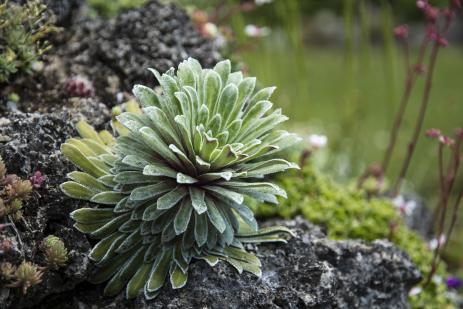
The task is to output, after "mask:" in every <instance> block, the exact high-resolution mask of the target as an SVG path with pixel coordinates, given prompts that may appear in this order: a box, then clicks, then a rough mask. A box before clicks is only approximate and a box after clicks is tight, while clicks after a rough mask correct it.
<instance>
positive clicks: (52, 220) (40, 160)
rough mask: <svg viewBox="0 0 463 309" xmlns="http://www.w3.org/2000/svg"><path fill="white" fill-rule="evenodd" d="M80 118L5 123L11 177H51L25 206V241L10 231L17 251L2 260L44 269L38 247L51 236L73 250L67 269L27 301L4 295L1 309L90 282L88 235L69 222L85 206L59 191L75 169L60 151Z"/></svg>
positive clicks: (19, 118)
mask: <svg viewBox="0 0 463 309" xmlns="http://www.w3.org/2000/svg"><path fill="white" fill-rule="evenodd" d="M84 106H85V105H84ZM92 110H93V111H94V113H95V115H93V117H96V114H102V113H104V111H102V110H101V108H100V109H98V108H94V109H91V108H88V111H87V112H91V111H92ZM77 115H78V114H77V113H76V111H75V110H69V111H63V112H61V113H59V114H50V115H41V114H19V113H17V114H8V115H7V117H6V118H0V136H1V139H2V141H3V142H2V143H0V155H1V156H2V158H3V160H4V162H5V163H6V165H7V169H8V172H9V173H15V174H18V175H19V176H21V177H22V178H26V179H27V178H28V177H29V176H31V175H32V174H33V173H34V171H36V170H40V171H41V172H42V174H44V175H45V176H46V179H45V182H44V185H43V186H42V188H40V189H38V190H36V191H34V192H33V194H32V197H31V199H30V200H29V201H27V202H26V203H25V206H24V207H23V211H24V220H21V221H19V222H17V223H16V227H17V230H18V232H19V235H20V237H17V235H16V233H13V230H12V229H7V230H6V233H7V234H6V236H9V237H10V239H11V240H12V241H13V245H14V246H13V250H12V251H10V252H8V253H7V254H5V255H3V256H0V260H1V261H10V262H12V263H14V264H16V265H17V264H19V263H20V262H21V261H22V260H23V259H26V260H28V261H34V262H35V263H37V264H38V265H45V263H44V257H43V255H42V253H41V252H40V250H39V245H40V242H41V241H42V239H43V238H44V237H45V236H47V235H49V234H54V235H56V236H59V237H61V238H62V239H63V241H64V243H65V245H66V246H67V248H69V262H68V265H67V267H66V268H65V269H62V270H59V271H47V272H46V273H45V275H44V276H43V283H42V284H41V285H40V286H38V287H34V288H31V289H30V290H29V291H28V294H27V296H22V295H20V294H19V293H18V292H17V291H16V290H11V291H9V290H7V289H0V308H21V307H30V306H32V305H34V304H35V303H37V302H39V301H41V300H42V299H44V298H45V297H47V296H48V295H50V294H55V293H59V292H61V291H67V290H70V289H73V288H74V286H75V285H76V284H78V283H79V282H82V281H84V280H85V279H86V278H88V264H89V263H88V258H87V253H88V251H89V249H90V244H89V243H88V241H87V239H86V238H85V236H84V235H82V234H81V233H79V232H77V231H76V230H75V229H73V228H72V222H71V220H70V218H69V213H70V212H71V211H73V210H75V209H77V208H80V207H83V206H84V205H85V203H84V202H81V201H75V200H71V199H69V198H66V197H65V196H64V195H63V194H62V193H61V191H60V189H59V185H60V184H61V183H62V182H63V181H64V180H65V178H66V173H68V172H70V171H72V170H74V168H73V166H72V164H71V163H69V162H68V161H66V160H64V159H63V157H62V155H61V153H60V151H59V148H60V145H61V143H63V142H64V141H65V140H66V139H67V138H69V137H71V136H74V135H76V131H75V129H74V126H73V124H72V122H73V120H76V119H78V116H77ZM89 116H90V115H89ZM100 118H101V116H100ZM95 119H98V117H96V118H95ZM4 141H8V142H4Z"/></svg>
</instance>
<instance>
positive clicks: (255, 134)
mask: <svg viewBox="0 0 463 309" xmlns="http://www.w3.org/2000/svg"><path fill="white" fill-rule="evenodd" d="M150 70H151V72H153V74H154V75H155V76H156V78H157V79H158V81H159V83H160V85H161V88H162V91H158V92H157V91H154V90H153V89H151V88H148V87H145V86H141V85H136V86H135V87H134V90H133V92H134V94H135V96H136V97H137V99H138V101H139V103H140V104H141V106H142V109H141V110H140V111H139V112H126V113H123V114H121V115H119V116H118V117H117V119H118V121H119V122H120V123H121V124H122V125H123V126H124V127H125V128H124V130H119V132H120V134H121V135H120V136H119V137H118V138H117V139H114V138H112V136H111V135H110V134H109V133H108V132H107V131H103V132H100V133H97V132H96V131H94V130H93V128H91V127H90V126H88V125H86V124H84V123H79V125H78V130H79V133H80V135H81V136H82V138H72V139H70V140H68V141H67V142H66V143H65V144H63V145H62V148H61V150H62V153H63V154H64V155H65V156H66V157H67V158H69V159H70V160H71V161H72V162H73V163H74V164H75V165H76V166H77V167H79V168H80V169H81V170H82V172H80V171H75V172H72V173H70V174H69V175H68V176H69V178H70V179H71V181H68V182H65V183H63V184H62V186H61V188H62V190H63V192H64V193H65V194H67V195H68V196H71V197H74V198H78V199H84V200H89V201H92V202H95V203H99V204H104V205H105V206H104V207H101V208H83V209H79V210H77V211H74V212H73V213H72V218H73V219H74V220H75V221H76V224H75V227H76V228H77V229H79V230H80V231H82V232H84V233H89V234H90V236H92V237H94V238H97V239H100V241H99V242H98V243H97V244H96V245H95V247H94V248H93V250H92V251H91V253H90V258H91V259H92V260H93V261H95V262H96V265H97V266H98V267H99V268H98V272H97V273H96V274H95V276H94V282H96V283H99V282H104V281H107V280H109V282H108V284H107V285H106V289H105V293H106V294H107V295H115V294H117V293H119V292H120V291H121V290H122V289H123V288H124V287H125V286H126V295H127V297H128V298H133V297H136V296H137V295H138V294H139V292H140V291H142V290H143V291H144V294H145V297H146V298H148V299H150V298H154V297H156V295H157V294H158V293H159V290H160V288H161V287H162V286H163V285H164V281H165V280H166V278H167V277H168V278H169V279H170V282H171V285H172V287H173V288H180V287H183V286H184V285H185V283H186V281H187V272H188V267H189V264H190V262H191V261H192V259H193V258H195V259H203V260H205V261H206V262H208V263H209V264H210V265H215V264H216V263H217V262H218V261H219V260H225V261H227V262H229V263H230V264H231V265H232V266H233V267H235V268H236V269H237V270H238V271H239V272H240V273H241V272H242V271H243V270H245V271H249V272H251V273H254V274H256V275H257V276H260V274H261V270H260V266H261V264H260V261H259V259H258V258H257V257H256V256H255V255H254V254H252V253H249V252H247V251H245V249H244V247H243V244H244V243H252V242H270V241H284V240H285V239H284V238H282V236H283V234H288V233H290V231H289V230H288V229H286V228H284V227H269V228H262V229H258V226H257V223H256V220H255V219H254V215H253V213H252V211H251V210H250V209H249V208H248V207H247V206H246V205H245V204H244V196H249V197H252V198H254V199H257V200H259V201H263V202H269V203H274V204H276V203H277V196H282V197H286V193H285V191H284V190H282V189H281V188H279V187H278V186H277V185H275V184H272V183H269V182H266V180H265V176H266V175H268V174H272V173H277V172H281V171H284V170H286V169H290V168H297V166H296V165H295V164H293V163H290V162H287V161H285V160H283V159H278V158H275V153H277V152H278V151H280V150H282V149H285V148H287V147H289V146H291V145H293V144H294V143H296V142H298V141H299V138H298V137H297V136H296V135H294V134H290V133H288V132H286V131H282V130H274V128H275V127H276V126H277V125H278V124H279V123H281V122H283V121H285V120H286V119H287V118H286V117H285V116H283V115H282V114H281V110H280V109H277V110H274V111H272V110H271V108H272V103H271V102H270V101H269V98H270V95H271V94H272V92H273V90H274V88H273V87H270V88H264V89H261V90H259V91H255V83H256V79H255V78H254V77H243V75H242V73H241V72H233V73H231V72H230V62H229V61H228V60H226V61H222V62H219V63H218V64H217V65H216V66H215V67H214V69H202V68H201V66H200V64H199V63H198V61H196V60H194V59H191V58H190V59H188V60H185V61H184V62H182V63H181V64H180V65H179V67H178V70H177V72H176V73H175V71H174V69H173V68H172V69H170V70H169V71H167V72H166V73H165V74H162V75H160V74H159V73H158V72H157V71H156V70H153V69H150Z"/></svg>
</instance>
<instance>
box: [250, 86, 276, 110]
mask: <svg viewBox="0 0 463 309" xmlns="http://www.w3.org/2000/svg"><path fill="white" fill-rule="evenodd" d="M275 89H276V87H267V88H262V89H261V90H259V91H257V93H256V94H255V95H254V96H253V97H252V98H251V100H249V104H248V107H247V108H248V109H249V108H251V107H253V106H254V104H256V103H257V102H259V101H267V100H268V99H270V97H271V96H272V94H273V92H274V91H275Z"/></svg>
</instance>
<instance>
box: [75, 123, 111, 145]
mask: <svg viewBox="0 0 463 309" xmlns="http://www.w3.org/2000/svg"><path fill="white" fill-rule="evenodd" d="M76 129H77V132H79V135H80V136H82V137H83V138H89V139H91V140H94V141H95V142H97V143H99V144H101V145H104V142H103V140H102V139H101V138H100V135H99V134H98V133H97V132H96V131H95V129H94V128H93V127H92V126H91V125H89V124H88V123H87V122H85V121H83V120H80V121H79V122H77V124H76Z"/></svg>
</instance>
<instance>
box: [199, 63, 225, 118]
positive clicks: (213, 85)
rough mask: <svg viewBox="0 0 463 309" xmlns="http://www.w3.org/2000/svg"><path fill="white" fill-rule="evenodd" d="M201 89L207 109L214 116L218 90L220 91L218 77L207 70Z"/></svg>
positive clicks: (220, 84)
mask: <svg viewBox="0 0 463 309" xmlns="http://www.w3.org/2000/svg"><path fill="white" fill-rule="evenodd" d="M203 87H204V88H203V91H204V94H203V98H204V99H205V102H206V104H207V108H208V109H209V110H210V111H213V114H215V112H214V110H215V107H216V105H217V99H218V97H219V94H220V90H221V89H222V80H221V78H220V75H219V74H218V73H217V72H215V71H212V70H209V71H208V72H207V73H206V77H205V78H204V86H203Z"/></svg>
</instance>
